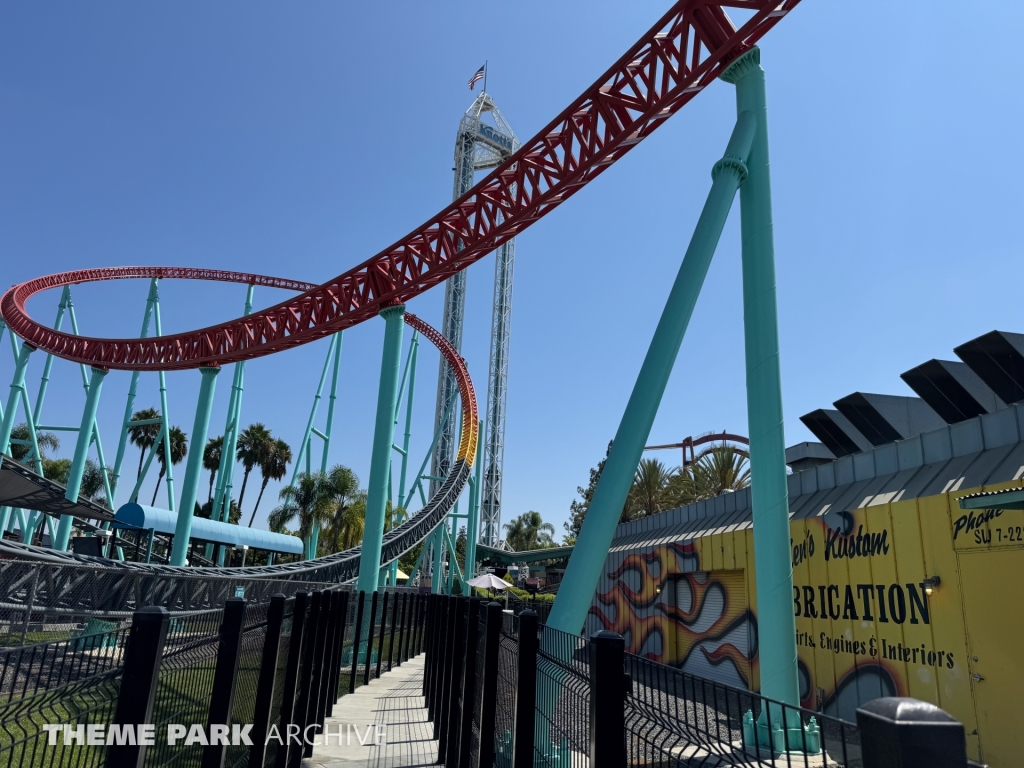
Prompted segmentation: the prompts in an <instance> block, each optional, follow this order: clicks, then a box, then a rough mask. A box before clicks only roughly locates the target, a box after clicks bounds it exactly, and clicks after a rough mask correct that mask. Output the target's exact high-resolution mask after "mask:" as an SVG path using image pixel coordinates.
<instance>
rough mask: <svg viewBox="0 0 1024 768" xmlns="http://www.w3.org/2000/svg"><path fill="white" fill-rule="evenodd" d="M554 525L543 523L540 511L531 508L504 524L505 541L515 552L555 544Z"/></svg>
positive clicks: (543, 547)
mask: <svg viewBox="0 0 1024 768" xmlns="http://www.w3.org/2000/svg"><path fill="white" fill-rule="evenodd" d="M554 535H555V526H553V525H552V524H551V523H545V522H544V520H543V518H542V517H541V516H540V512H535V511H533V510H532V509H531V510H530V511H529V512H524V513H523V514H521V515H520V516H519V517H514V518H512V520H510V521H509V522H508V523H506V524H505V542H506V543H507V544H508V545H509V547H511V548H512V550H513V551H515V552H523V551H526V550H530V549H546V548H547V547H553V546H555V542H554V539H553V538H552V536H554Z"/></svg>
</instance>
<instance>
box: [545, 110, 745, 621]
mask: <svg viewBox="0 0 1024 768" xmlns="http://www.w3.org/2000/svg"><path fill="white" fill-rule="evenodd" d="M754 130H755V120H754V116H753V115H751V114H749V113H744V114H741V115H740V117H739V119H738V120H737V121H736V127H735V128H734V129H733V132H732V137H731V138H730V139H729V145H728V147H727V148H726V150H725V156H724V157H723V158H722V159H721V160H719V161H718V162H717V163H716V164H715V166H714V169H713V170H712V173H711V176H712V179H714V182H713V183H712V185H711V191H710V192H709V193H708V198H707V201H706V202H705V203H704V209H703V210H702V211H701V214H700V218H699V219H698V220H697V226H696V228H695V229H694V232H693V237H692V238H691V240H690V245H689V247H688V248H687V249H686V255H685V256H684V257H683V263H682V265H681V266H680V268H679V273H678V274H677V275H676V279H675V283H674V284H673V285H672V290H671V291H670V293H669V296H668V301H667V302H666V303H665V309H664V310H663V311H662V314H661V319H660V320H659V321H658V327H657V329H656V330H655V332H654V338H653V339H651V345H650V348H649V349H648V350H647V356H646V357H645V358H644V362H643V365H642V366H641V368H640V374H639V375H638V376H637V380H636V384H635V385H634V387H633V392H632V394H631V395H630V397H629V402H628V403H627V405H626V410H625V412H624V413H623V414H622V421H621V422H620V424H619V428H618V431H617V432H616V433H615V441H614V442H613V443H612V447H611V451H610V452H609V454H608V459H607V461H606V462H605V467H604V471H603V472H602V473H601V479H600V480H599V481H598V484H597V488H596V489H595V491H594V498H593V499H592V500H591V502H590V507H589V509H588V510H587V516H586V518H584V521H583V528H582V529H581V530H580V535H579V538H578V539H577V541H576V546H575V547H574V548H573V552H572V556H571V557H570V558H569V563H568V565H567V567H566V570H565V577H564V578H563V580H562V584H561V586H560V587H559V589H558V596H557V597H556V598H555V603H554V605H553V606H552V608H551V615H550V616H549V617H548V621H547V626H549V627H554V628H555V629H559V630H561V631H563V632H568V633H569V634H572V635H578V634H579V633H580V630H581V629H582V628H583V623H584V621H585V620H586V617H587V612H588V610H589V609H590V605H591V602H592V601H593V599H594V590H595V589H596V588H597V582H598V579H599V578H600V576H601V568H602V566H603V565H604V561H605V557H606V555H607V554H608V549H609V548H610V547H611V543H612V538H613V537H614V535H615V526H616V525H617V524H618V522H619V516H620V515H621V513H622V506H623V504H625V502H626V496H627V494H628V493H629V488H630V485H631V484H632V482H633V477H634V475H635V473H636V468H637V465H638V464H639V463H640V457H641V455H642V453H643V450H644V445H645V443H646V442H647V438H648V436H649V435H650V431H651V426H652V425H653V424H654V417H655V416H656V415H657V413H658V406H659V405H660V404H661V398H662V396H663V395H664V393H665V387H666V385H667V384H668V380H669V376H671V374H672V367H673V365H674V364H675V361H676V355H677V354H678V353H679V347H680V345H681V344H682V342H683V335H684V334H685V333H686V326H687V325H688V324H689V322H690V316H691V315H692V313H693V308H694V305H695V304H696V303H697V297H698V296H699V295H700V290H701V286H703V284H704V278H705V276H706V275H707V272H708V267H709V266H710V265H711V258H712V256H714V253H715V248H716V247H717V245H718V240H719V238H720V237H721V234H722V228H723V227H724V226H725V222H726V219H727V218H728V216H729V209H730V208H731V206H732V201H733V199H734V198H735V196H736V190H737V188H738V187H739V185H740V184H741V183H742V182H743V179H744V177H745V175H746V170H745V168H744V165H743V161H744V160H745V158H746V156H747V153H748V152H749V151H750V144H751V141H752V140H753V136H754Z"/></svg>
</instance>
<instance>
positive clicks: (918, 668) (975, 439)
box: [587, 404, 1024, 768]
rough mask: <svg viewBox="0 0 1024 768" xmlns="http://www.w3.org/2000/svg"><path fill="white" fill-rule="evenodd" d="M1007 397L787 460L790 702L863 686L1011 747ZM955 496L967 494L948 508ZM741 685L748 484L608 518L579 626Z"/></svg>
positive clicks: (1017, 502)
mask: <svg viewBox="0 0 1024 768" xmlns="http://www.w3.org/2000/svg"><path fill="white" fill-rule="evenodd" d="M1021 488H1024V405H1020V404H1018V405H1016V406H1010V407H1007V408H1002V409H1001V410H997V411H995V412H992V413H986V414H983V415H981V416H978V417H976V418H972V419H968V420H965V421H961V422H959V423H955V424H952V425H949V426H945V427H941V428H939V429H935V430H931V431H927V432H922V433H920V434H917V435H915V436H914V437H911V438H908V439H903V440H897V441H895V442H890V443H888V444H884V445H881V446H879V447H876V448H873V449H871V450H864V451H861V452H858V453H855V454H851V455H848V456H844V457H842V458H840V459H837V460H834V461H829V462H826V463H822V464H820V465H818V466H815V467H812V468H810V469H806V470H804V471H800V472H794V473H793V474H792V475H790V477H789V504H790V517H791V523H790V526H791V542H792V564H793V583H794V589H793V612H794V614H795V616H796V629H797V635H796V643H797V648H798V655H799V668H800V695H801V699H802V704H803V706H805V707H808V708H811V709H821V710H823V711H825V712H826V713H829V714H832V715H837V716H839V717H842V718H844V719H847V720H851V721H852V720H854V719H855V717H854V711H855V710H856V708H857V706H858V705H860V704H862V703H864V702H867V701H869V700H871V699H874V698H877V697H879V696H912V697H915V698H918V699H923V700H925V701H930V702H933V703H935V704H937V705H938V706H940V707H942V708H943V709H945V710H946V711H947V712H949V713H950V714H952V715H953V716H954V717H956V718H957V719H958V720H960V721H961V722H962V723H963V724H964V726H965V729H966V732H967V742H968V753H969V755H971V756H972V758H973V759H976V760H981V759H984V760H985V762H987V763H989V764H991V765H992V766H994V767H995V768H1003V767H1004V766H1005V767H1009V766H1014V765H1024V727H1022V726H1024V704H1022V698H1021V694H1022V692H1024V654H1022V652H1021V649H1020V639H1021V638H1022V637H1024V601H1022V596H1021V594H1020V591H1019V590H1020V584H1021V578H1022V576H1024V538H1022V531H1024V509H1022V507H1024V493H995V494H993V495H992V496H973V495H974V494H979V493H990V492H999V491H1007V490H1016V489H1021ZM965 507H966V508H965ZM599 628H607V629H612V630H614V631H617V632H619V633H621V634H623V635H624V636H625V637H626V643H627V650H628V651H629V652H631V653H636V654H640V655H644V656H648V657H650V658H652V659H656V660H657V661H660V662H663V663H666V664H671V665H674V666H677V667H680V668H682V669H683V670H684V671H686V672H690V673H693V674H696V675H700V676H703V677H710V678H713V679H716V680H719V681H722V682H724V683H728V684H732V685H735V686H739V687H743V688H748V687H749V688H751V689H754V690H756V689H757V688H758V653H757V593H756V589H755V580H754V551H753V530H752V527H751V509H750V494H749V492H748V491H747V490H744V491H738V492H736V493H727V494H723V495H721V496H719V497H717V498H715V499H713V500H710V501H706V502H700V503H697V504H692V505H689V506H687V507H682V508H679V509H674V510H671V511H668V512H664V513H662V514H659V515H655V516H652V517H648V518H643V519H640V520H637V521H634V522H631V523H626V524H623V525H620V526H619V528H618V531H617V533H616V538H615V541H614V543H613V545H612V549H611V551H610V553H609V556H608V559H607V561H606V567H605V569H604V574H603V576H602V580H601V583H600V585H599V587H598V590H597V594H596V595H595V599H594V602H593V605H592V607H591V612H590V616H589V618H588V626H587V629H588V631H590V632H593V631H596V630H597V629H599Z"/></svg>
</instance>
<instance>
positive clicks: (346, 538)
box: [324, 464, 366, 552]
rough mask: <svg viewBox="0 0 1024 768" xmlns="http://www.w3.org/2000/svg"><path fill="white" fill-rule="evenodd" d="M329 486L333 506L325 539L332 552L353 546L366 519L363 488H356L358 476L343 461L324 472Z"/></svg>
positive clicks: (361, 536)
mask: <svg viewBox="0 0 1024 768" xmlns="http://www.w3.org/2000/svg"><path fill="white" fill-rule="evenodd" d="M327 478H328V481H329V483H330V486H331V494H332V504H333V507H334V508H333V510H332V512H331V522H330V530H329V531H325V532H324V533H325V535H324V541H326V540H327V539H328V535H327V534H328V533H329V537H330V541H331V552H340V551H342V550H345V549H349V548H350V547H354V546H356V544H358V543H359V542H360V541H362V539H363V526H364V524H365V520H366V492H365V491H360V490H359V477H358V476H357V475H356V473H355V472H353V471H352V470H351V469H349V468H348V467H346V466H344V465H343V464H335V465H334V466H333V467H332V468H331V471H330V472H328V473H327Z"/></svg>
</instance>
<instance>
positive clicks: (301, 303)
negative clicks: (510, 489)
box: [0, 0, 799, 371]
mask: <svg viewBox="0 0 1024 768" xmlns="http://www.w3.org/2000/svg"><path fill="white" fill-rule="evenodd" d="M798 2H799V0H781V1H780V0H724V1H720V2H705V1H704V0H682V1H681V2H678V3H676V4H675V5H674V6H673V7H672V9H671V10H670V11H669V12H668V13H667V14H666V15H665V16H664V17H662V19H661V20H660V21H659V22H658V23H657V24H656V25H655V26H654V27H653V28H652V29H651V30H650V31H649V32H648V33H647V34H645V35H644V36H643V37H642V38H641V39H640V40H639V41H638V42H637V43H636V44H634V45H633V47H632V48H630V49H629V51H627V52H626V54H625V55H624V56H623V57H622V58H621V59H619V60H618V62H616V63H615V65H614V66H612V68H611V69H609V70H608V72H606V73H605V74H604V75H603V76H602V77H601V78H600V79H599V80H598V81H597V82H596V83H594V84H593V85H592V86H591V87H590V88H588V89H587V90H586V91H585V92H584V93H583V95H582V96H580V97H579V98H577V99H576V101H574V102H573V103H572V104H571V105H570V106H569V107H568V108H567V109H566V110H564V111H563V112H562V114H560V115H559V116H558V117H557V118H555V120H554V121H552V122H551V123H550V124H549V125H548V126H547V127H545V128H544V129H543V130H541V131H540V133H538V134H537V135H536V136H534V137H533V138H532V139H531V140H530V141H528V142H526V143H525V144H523V146H522V148H521V149H520V150H519V151H518V152H516V153H515V154H514V155H512V156H511V157H510V158H509V159H508V160H507V161H506V162H505V163H504V164H502V165H501V166H499V167H498V168H496V169H495V170H494V171H493V172H492V173H491V174H489V175H488V176H487V178H485V179H484V180H483V181H481V182H480V183H479V184H477V185H476V186H475V187H474V188H473V189H471V190H470V191H469V192H468V193H466V195H464V196H463V197H462V198H460V199H459V200H457V201H455V202H454V203H452V204H451V205H450V206H449V207H447V208H445V209H444V210H443V211H442V212H441V213H439V214H438V215H437V216H435V217H434V218H432V219H431V220H430V221H428V222H427V223H425V224H424V225H422V226H421V227H419V228H417V229H416V230H414V231H413V232H411V233H410V234H409V235H407V236H406V237H404V238H402V239H401V240H399V241H398V242H397V243H395V244H394V245H392V246H391V247H389V248H387V249H386V250H384V251H382V252H381V253H379V254H377V255H376V256H374V257H373V258H371V259H369V260H367V261H364V262H363V263H362V264H360V265H359V266H357V267H355V268H353V269H351V270H349V271H348V272H345V273H344V274H342V275H340V276H338V277H336V278H334V279H333V280H329V281H328V282H326V283H324V284H323V285H320V286H317V287H315V288H312V289H310V290H307V291H306V292H305V293H303V294H301V295H300V296H296V297H294V298H292V299H289V300H288V301H285V302H282V303H280V304H278V305H276V306H273V307H270V308H269V309H265V310H262V311H260V312H256V313H254V314H251V315H249V316H247V317H242V318H238V319H237V320H231V321H229V322H226V323H224V324H222V325H217V326H213V327H210V328H204V329H201V330H198V331H191V332H188V333H183V334H178V335H174V336H163V337H159V338H149V339H95V338H89V337H84V336H75V335H72V334H67V333H61V332H59V331H55V330H53V329H51V328H47V327H45V326H43V325H40V324H39V323H37V322H35V321H34V320H32V318H31V317H29V316H28V313H27V312H26V310H25V304H26V302H27V301H28V299H29V297H31V296H32V295H33V294H35V293H38V292H39V291H43V290H47V289H49V288H56V287H60V286H63V285H68V284H71V283H78V282H86V281H88V280H95V279H109V275H108V276H106V277H90V275H92V274H93V273H94V271H93V270H83V271H79V272H65V273H63V274H59V275H50V276H48V277H41V278H38V279H36V280H30V281H28V282H26V283H22V284H21V285H16V286H14V287H13V288H11V289H10V290H9V291H7V293H6V294H4V297H3V299H2V300H0V315H2V316H3V319H4V320H5V321H6V322H7V325H8V326H9V327H10V328H11V330H12V331H14V332H15V333H17V334H18V335H19V336H20V337H22V338H23V339H24V340H25V342H26V343H28V344H29V345H31V346H33V347H36V348H37V349H42V350H44V351H46V352H50V353H52V354H54V355H57V356H58V357H62V358H65V359H68V360H72V361H75V362H80V363H86V364H90V365H96V366H100V367H104V368H120V369H129V370H140V371H147V370H150V371H152V370H174V369H182V368H197V367H199V366H208V365H215V364H221V365H223V364H226V363H231V362H235V361H238V360H247V359H250V358H255V357H260V356H262V355H266V354H270V353H272V352H277V351H279V350H281V349H286V348H288V347H292V346H297V345H299V344H305V343H307V342H310V341H314V340H316V339H319V338H322V337H324V336H326V335H328V334H331V333H335V332H336V331H340V330H342V329H344V328H348V327H350V326H353V325H356V324H357V323H360V322H363V321H364V320H367V319H368V318H371V317H373V316H375V315H376V314H377V313H378V312H379V311H380V309H381V308H382V307H384V306H387V305H388V304H393V303H396V302H404V301H408V300H409V299H411V298H413V297H414V296H416V295H418V294H420V293H422V292H423V291H425V290H427V289H428V288H430V287H432V286H434V285H437V284H438V283H441V282H443V281H444V280H447V279H448V278H449V277H451V276H452V275H453V274H455V273H456V272H459V271H460V270H463V269H465V268H466V267H468V266H469V265H470V264H472V263H474V262H475V261H477V260H478V259H480V258H482V257H483V256H485V255H486V254H488V253H489V252H491V251H492V250H494V249H495V248H496V247H498V246H499V245H501V243H503V242H504V241H506V240H508V239H510V238H512V237H514V236H515V235H516V234H518V233H519V232H522V231H523V230H524V229H525V228H526V227H528V226H529V225H530V224H532V223H533V222H535V221H536V220H537V219H539V218H541V217H542V216H544V215H545V214H547V213H548V212H549V211H551V210H552V209H554V208H555V207H557V206H558V205H560V204H561V203H563V202H564V201H565V200H567V199H568V198H569V197H571V196H572V195H574V194H575V193H576V192H578V191H579V190H580V188H582V187H583V186H584V185H586V184H587V183H588V182H590V181H591V180H592V179H594V178H596V177H597V176H598V175H599V174H601V172H603V171H604V170H605V169H606V168H607V167H608V166H609V165H611V164H612V163H614V162H615V161H616V160H618V159H619V158H620V157H622V156H623V155H624V154H625V153H626V152H628V151H629V150H630V149H632V148H633V147H634V146H636V145H637V144H638V143H639V142H640V141H642V140H643V139H644V138H645V137H647V136H648V135H649V134H650V133H651V132H653V131H654V130H655V129H656V128H657V127H658V126H659V125H661V124H662V123H663V122H664V121H665V120H666V119H667V118H668V117H670V116H671V115H673V114H674V113H675V112H677V111H678V110H679V109H681V108H682V107H683V106H684V105H685V104H686V103H687V102H689V101H690V99H692V98H693V97H694V96H696V95H697V94H698V93H699V92H700V91H701V90H703V89H704V88H705V87H706V86H707V85H708V84H710V83H711V82H712V81H714V79H715V78H716V77H717V76H718V75H719V74H721V72H722V71H723V70H724V69H725V67H726V66H728V65H729V63H731V62H732V61H734V60H735V59H736V58H737V57H738V56H740V55H741V54H742V53H743V52H744V51H746V50H748V49H749V48H750V47H751V46H752V45H753V44H754V43H756V42H757V41H758V40H759V39H760V38H761V37H762V36H764V34H765V33H766V32H767V31H768V30H769V29H771V28H772V27H773V26H774V25H775V24H776V23H777V22H778V21H779V19H781V18H782V17H783V16H785V15H786V14H787V13H788V12H789V11H790V10H792V8H793V7H794V6H796V4H797V3H798ZM726 8H736V9H739V10H741V11H743V12H745V13H752V15H751V16H750V18H749V19H748V20H747V21H746V22H745V23H744V24H742V25H741V26H740V27H739V28H738V29H737V28H736V27H735V26H734V25H733V23H732V21H731V20H730V19H729V16H728V15H727V14H726V11H725V9H726ZM122 271H123V273H124V274H122V275H120V276H121V277H134V276H135V275H133V274H131V273H132V272H133V271H137V270H133V269H132V268H126V269H124V270H122ZM187 271H190V272H193V273H194V276H196V277H200V278H201V277H202V276H203V273H206V272H207V270H187Z"/></svg>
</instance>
